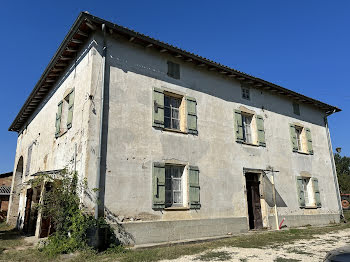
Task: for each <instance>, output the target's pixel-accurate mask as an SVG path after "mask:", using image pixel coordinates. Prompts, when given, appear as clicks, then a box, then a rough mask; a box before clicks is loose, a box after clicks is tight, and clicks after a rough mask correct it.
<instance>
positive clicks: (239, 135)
mask: <svg viewBox="0 0 350 262" xmlns="http://www.w3.org/2000/svg"><path fill="white" fill-rule="evenodd" d="M235 133H236V141H237V142H240V143H242V142H244V140H243V120H242V113H241V111H239V110H235Z"/></svg>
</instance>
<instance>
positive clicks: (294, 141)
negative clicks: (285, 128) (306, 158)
mask: <svg viewBox="0 0 350 262" xmlns="http://www.w3.org/2000/svg"><path fill="white" fill-rule="evenodd" d="M289 134H290V141H291V143H292V149H293V152H298V142H297V133H296V129H295V126H294V125H289Z"/></svg>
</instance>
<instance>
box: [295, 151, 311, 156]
mask: <svg viewBox="0 0 350 262" xmlns="http://www.w3.org/2000/svg"><path fill="white" fill-rule="evenodd" d="M295 153H298V154H301V155H307V156H308V155H310V154H309V153H306V152H303V151H295Z"/></svg>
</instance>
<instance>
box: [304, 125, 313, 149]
mask: <svg viewBox="0 0 350 262" xmlns="http://www.w3.org/2000/svg"><path fill="white" fill-rule="evenodd" d="M305 131H306V139H307V150H308V153H309V154H310V155H313V154H314V150H313V149H312V138H311V130H310V128H305Z"/></svg>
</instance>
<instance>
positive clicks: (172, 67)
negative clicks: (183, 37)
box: [168, 61, 180, 79]
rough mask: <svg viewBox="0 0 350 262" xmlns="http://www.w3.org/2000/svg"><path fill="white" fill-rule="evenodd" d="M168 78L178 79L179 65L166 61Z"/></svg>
mask: <svg viewBox="0 0 350 262" xmlns="http://www.w3.org/2000/svg"><path fill="white" fill-rule="evenodd" d="M168 76H170V77H172V78H175V79H180V65H179V64H176V63H173V62H171V61H168Z"/></svg>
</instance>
